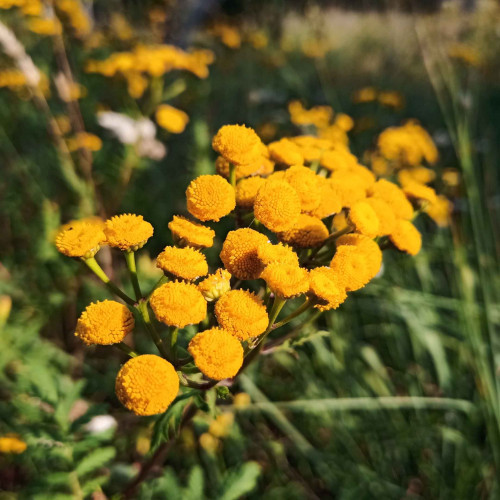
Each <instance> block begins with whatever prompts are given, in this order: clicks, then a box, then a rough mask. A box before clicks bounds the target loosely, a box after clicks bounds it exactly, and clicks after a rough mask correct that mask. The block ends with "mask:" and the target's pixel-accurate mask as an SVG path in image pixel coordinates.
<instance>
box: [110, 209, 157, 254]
mask: <svg viewBox="0 0 500 500" xmlns="http://www.w3.org/2000/svg"><path fill="white" fill-rule="evenodd" d="M104 234H105V235H106V242H107V243H108V245H110V246H112V247H116V248H119V249H120V250H128V251H136V250H138V249H139V248H141V247H143V246H144V245H145V244H146V242H147V241H148V240H149V238H151V236H153V226H152V225H151V224H150V223H149V222H147V221H145V220H144V218H143V217H142V215H134V214H122V215H115V216H114V217H111V219H108V220H107V221H106V225H105V226H104Z"/></svg>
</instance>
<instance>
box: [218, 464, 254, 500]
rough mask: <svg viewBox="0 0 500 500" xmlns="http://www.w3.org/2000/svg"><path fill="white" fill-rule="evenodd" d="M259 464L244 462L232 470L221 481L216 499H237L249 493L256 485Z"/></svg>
mask: <svg viewBox="0 0 500 500" xmlns="http://www.w3.org/2000/svg"><path fill="white" fill-rule="evenodd" d="M259 475H260V466H259V465H258V464H257V463H256V462H246V463H245V464H243V465H242V466H241V467H238V468H237V469H236V470H232V471H230V472H229V474H228V475H227V476H226V479H225V480H224V482H223V483H222V487H221V490H220V494H219V495H218V496H217V498H218V500H237V499H238V498H241V497H242V496H243V495H246V494H247V493H250V492H251V491H252V490H253V489H254V488H255V486H256V485H257V479H258V478H259Z"/></svg>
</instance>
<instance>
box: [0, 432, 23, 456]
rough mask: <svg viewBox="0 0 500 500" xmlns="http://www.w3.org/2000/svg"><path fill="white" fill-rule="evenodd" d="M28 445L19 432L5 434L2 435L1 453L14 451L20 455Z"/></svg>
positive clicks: (0, 441) (0, 442)
mask: <svg viewBox="0 0 500 500" xmlns="http://www.w3.org/2000/svg"><path fill="white" fill-rule="evenodd" d="M27 447H28V446H27V445H26V443H25V442H24V441H23V440H22V439H21V438H20V436H18V435H17V434H5V436H0V453H12V454H15V455H19V454H20V453H22V452H23V451H25V450H26V448H27Z"/></svg>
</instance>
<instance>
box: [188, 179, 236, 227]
mask: <svg viewBox="0 0 500 500" xmlns="http://www.w3.org/2000/svg"><path fill="white" fill-rule="evenodd" d="M186 198H187V209H188V210H189V213H190V214H191V215H193V216H194V217H196V218H197V219H199V220H201V221H207V220H213V221H216V222H217V221H218V220H220V219H221V217H224V216H226V215H227V214H229V213H230V212H231V211H232V210H233V209H234V207H235V206H236V198H235V194H234V189H233V187H232V186H231V184H229V182H227V181H226V180H225V179H223V178H222V177H221V176H220V175H200V176H199V177H197V178H196V179H194V180H193V181H191V183H190V184H189V186H188V188H187V190H186Z"/></svg>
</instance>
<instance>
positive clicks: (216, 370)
mask: <svg viewBox="0 0 500 500" xmlns="http://www.w3.org/2000/svg"><path fill="white" fill-rule="evenodd" d="M188 351H189V353H190V354H191V356H193V359H194V364H195V365H196V366H197V367H198V368H199V370H200V371H201V372H202V373H203V374H204V375H205V376H206V377H208V378H211V379H212V380H223V379H225V378H230V377H234V376H235V375H236V374H237V373H238V371H239V369H240V368H241V365H242V364H243V347H241V344H240V341H239V340H238V339H237V338H236V337H233V336H232V335H231V334H230V333H229V332H227V331H226V330H224V329H222V328H210V329H209V330H205V331H204V332H201V333H198V334H197V335H195V336H194V337H193V338H192V339H191V342H189V346H188Z"/></svg>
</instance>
